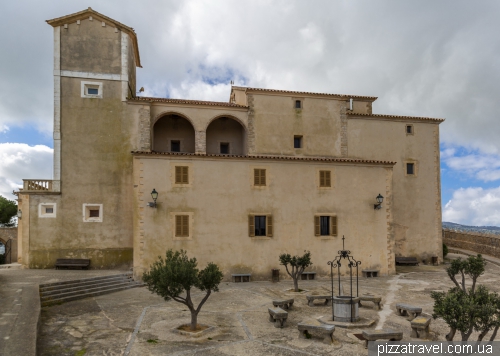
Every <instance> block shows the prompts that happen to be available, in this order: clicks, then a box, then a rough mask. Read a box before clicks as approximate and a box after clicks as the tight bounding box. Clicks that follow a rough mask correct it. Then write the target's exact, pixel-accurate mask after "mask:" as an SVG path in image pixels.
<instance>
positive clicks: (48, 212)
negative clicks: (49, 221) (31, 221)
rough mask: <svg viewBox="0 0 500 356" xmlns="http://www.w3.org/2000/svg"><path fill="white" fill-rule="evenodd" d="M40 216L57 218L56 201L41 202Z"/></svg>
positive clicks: (39, 207)
mask: <svg viewBox="0 0 500 356" xmlns="http://www.w3.org/2000/svg"><path fill="white" fill-rule="evenodd" d="M38 217H40V218H55V217H56V203H40V204H39V205H38Z"/></svg>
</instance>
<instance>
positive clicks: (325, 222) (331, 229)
mask: <svg viewBox="0 0 500 356" xmlns="http://www.w3.org/2000/svg"><path fill="white" fill-rule="evenodd" d="M314 236H337V217H336V216H315V217H314Z"/></svg>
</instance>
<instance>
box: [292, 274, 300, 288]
mask: <svg viewBox="0 0 500 356" xmlns="http://www.w3.org/2000/svg"><path fill="white" fill-rule="evenodd" d="M293 288H294V291H295V292H298V291H299V276H295V277H294V278H293Z"/></svg>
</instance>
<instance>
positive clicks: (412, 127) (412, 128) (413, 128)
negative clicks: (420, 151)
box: [405, 124, 415, 136]
mask: <svg viewBox="0 0 500 356" xmlns="http://www.w3.org/2000/svg"><path fill="white" fill-rule="evenodd" d="M408 128H410V132H408ZM405 132H406V136H413V135H414V134H415V127H414V126H413V124H406V125H405Z"/></svg>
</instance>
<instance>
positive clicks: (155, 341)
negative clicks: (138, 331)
mask: <svg viewBox="0 0 500 356" xmlns="http://www.w3.org/2000/svg"><path fill="white" fill-rule="evenodd" d="M148 342H149V343H150V344H157V343H158V340H157V339H148Z"/></svg>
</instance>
